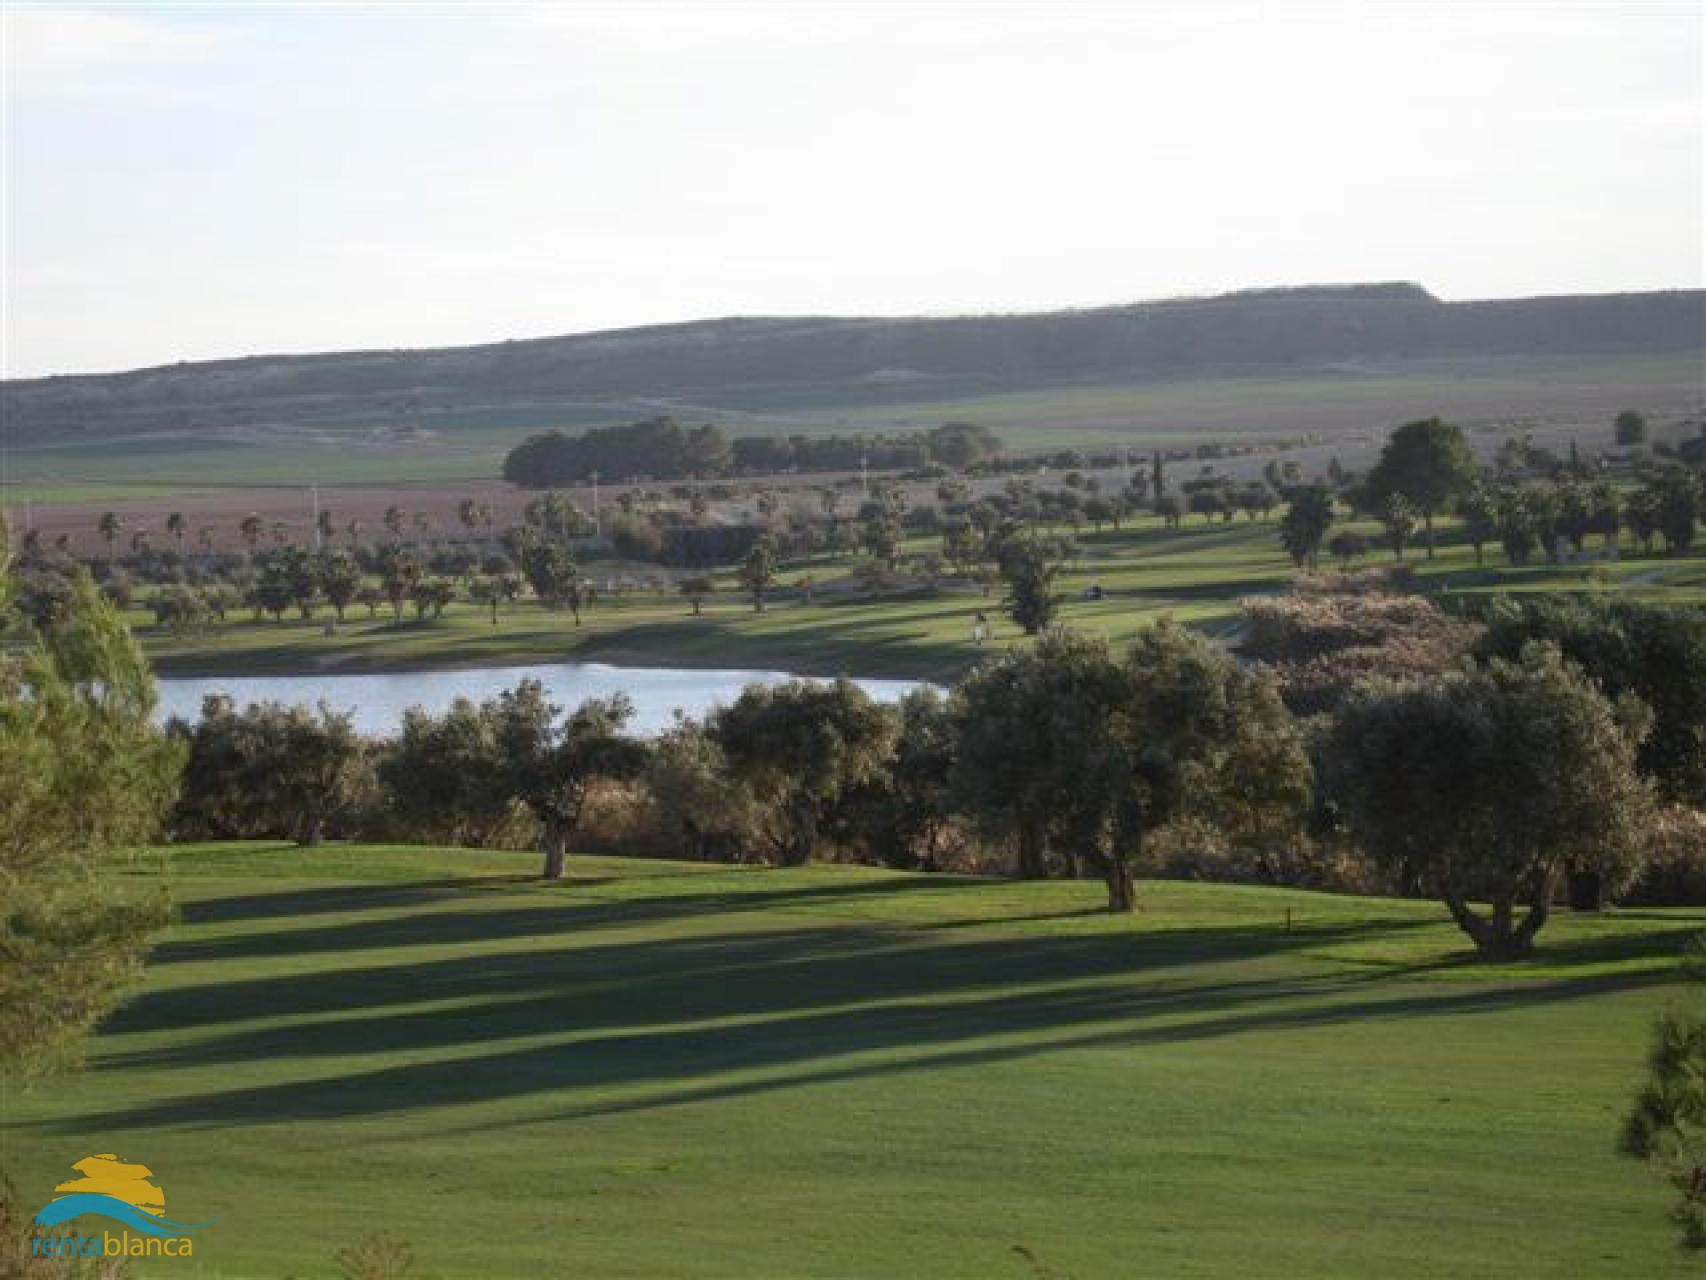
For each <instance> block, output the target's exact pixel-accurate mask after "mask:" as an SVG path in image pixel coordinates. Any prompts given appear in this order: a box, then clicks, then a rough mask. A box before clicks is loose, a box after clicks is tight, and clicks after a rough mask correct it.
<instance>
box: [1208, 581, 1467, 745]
mask: <svg viewBox="0 0 1706 1280" xmlns="http://www.w3.org/2000/svg"><path fill="white" fill-rule="evenodd" d="M1243 609H1244V617H1245V620H1246V623H1247V628H1246V632H1245V637H1244V641H1243V644H1242V646H1241V651H1242V652H1243V653H1244V655H1245V656H1246V657H1249V658H1252V659H1254V660H1256V661H1257V662H1259V663H1262V664H1264V665H1265V666H1266V667H1268V668H1269V669H1270V670H1271V671H1272V672H1273V674H1274V677H1275V679H1276V681H1277V682H1278V684H1279V689H1280V696H1281V697H1283V698H1284V699H1285V703H1286V706H1288V707H1289V708H1290V709H1291V711H1292V712H1293V713H1294V714H1296V715H1316V714H1319V713H1322V712H1328V711H1332V710H1333V709H1334V708H1336V707H1337V706H1338V705H1339V704H1340V703H1341V702H1343V700H1344V698H1345V696H1346V695H1347V694H1348V693H1349V692H1350V690H1351V689H1352V688H1353V687H1354V686H1355V685H1356V684H1357V682H1358V681H1360V680H1364V679H1369V678H1371V677H1386V678H1389V679H1405V678H1410V677H1415V676H1426V675H1438V674H1440V673H1442V672H1445V671H1448V670H1450V669H1451V668H1453V667H1455V666H1457V665H1458V664H1459V663H1461V662H1462V661H1463V659H1464V657H1465V655H1467V654H1468V653H1469V652H1470V650H1471V649H1472V648H1473V647H1474V645H1475V643H1476V641H1477V639H1478V638H1479V636H1480V634H1481V629H1480V628H1479V627H1478V626H1477V625H1475V624H1474V623H1471V622H1467V621H1465V620H1463V619H1460V618H1454V617H1452V616H1450V615H1448V614H1445V613H1442V612H1440V610H1439V609H1437V608H1435V607H1434V605H1433V604H1432V603H1430V602H1429V601H1427V600H1426V599H1424V598H1422V597H1420V596H1397V595H1385V594H1377V593H1373V592H1363V591H1361V590H1360V589H1356V588H1353V590H1352V591H1351V592H1350V593H1348V594H1328V593H1325V592H1311V593H1309V594H1299V595H1290V596H1265V597H1258V598H1255V599H1250V600H1246V601H1244V603H1243Z"/></svg>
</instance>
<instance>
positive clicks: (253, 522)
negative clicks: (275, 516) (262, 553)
mask: <svg viewBox="0 0 1706 1280" xmlns="http://www.w3.org/2000/svg"><path fill="white" fill-rule="evenodd" d="M237 532H238V533H240V534H242V535H243V542H244V543H245V544H246V545H247V546H248V548H249V550H250V551H253V550H254V549H255V548H256V547H257V546H258V545H260V541H261V518H260V516H258V515H256V514H255V513H254V512H253V511H251V512H249V514H248V515H246V516H244V517H243V518H242V519H241V520H239V521H238V522H237Z"/></svg>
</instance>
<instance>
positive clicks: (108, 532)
mask: <svg viewBox="0 0 1706 1280" xmlns="http://www.w3.org/2000/svg"><path fill="white" fill-rule="evenodd" d="M95 527H96V528H97V529H99V530H100V531H101V537H102V538H104V539H106V543H107V555H109V556H111V555H112V553H113V543H115V542H117V541H118V534H119V530H120V529H122V528H123V527H124V526H123V525H122V524H120V523H119V518H118V513H117V512H114V511H103V512H101V518H100V520H99V521H98V522H96V525H95Z"/></svg>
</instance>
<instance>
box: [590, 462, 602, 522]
mask: <svg viewBox="0 0 1706 1280" xmlns="http://www.w3.org/2000/svg"><path fill="white" fill-rule="evenodd" d="M592 536H593V537H595V538H602V537H603V536H604V522H603V521H602V520H600V519H599V516H598V472H596V471H594V472H593V473H592Z"/></svg>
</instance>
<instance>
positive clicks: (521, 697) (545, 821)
mask: <svg viewBox="0 0 1706 1280" xmlns="http://www.w3.org/2000/svg"><path fill="white" fill-rule="evenodd" d="M490 706H491V714H492V716H493V719H494V730H495V734H496V741H497V749H498V753H499V758H500V759H501V760H502V762H503V765H502V767H503V771H504V772H503V777H504V780H505V784H506V785H507V787H508V789H509V792H510V794H511V795H513V796H514V797H515V799H516V800H518V801H520V802H521V803H522V804H524V805H526V806H527V808H528V809H529V810H530V811H531V812H532V813H533V816H534V817H535V818H537V819H538V820H539V826H540V847H541V849H542V851H543V852H544V855H545V865H544V869H543V871H542V872H541V874H542V875H543V876H544V878H545V879H547V880H560V879H562V877H563V872H564V869H565V867H566V865H567V860H568V851H569V840H570V838H571V837H572V836H573V835H574V832H575V828H576V827H577V826H579V825H580V818H581V812H582V810H583V809H584V808H585V806H586V797H587V793H588V791H589V789H590V788H591V786H592V784H593V782H594V781H596V780H598V779H601V778H611V779H623V778H632V777H635V776H637V775H638V774H639V773H640V771H641V770H642V769H643V768H644V767H645V761H646V749H645V746H644V744H642V743H640V742H637V741H636V740H634V739H633V738H630V737H627V736H625V735H624V733H623V729H624V728H625V727H626V725H627V723H628V720H629V718H630V717H631V716H632V715H633V714H634V704H633V703H632V702H630V701H629V700H628V698H627V697H626V696H625V695H623V694H617V695H616V696H615V697H614V698H608V699H605V698H588V699H587V700H586V701H585V702H583V703H581V705H580V706H579V707H577V708H575V710H574V711H572V712H570V713H569V716H568V718H567V719H566V720H563V721H562V722H561V723H559V722H558V718H559V716H560V715H561V714H562V708H560V707H558V706H556V705H554V704H552V703H551V702H548V701H547V700H546V698H545V689H544V686H543V685H541V684H540V683H539V681H537V680H523V681H522V682H521V683H520V684H519V685H517V686H516V687H515V688H514V689H510V690H506V691H505V692H503V693H500V694H499V695H498V696H497V699H496V701H495V703H493V704H490Z"/></svg>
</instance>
